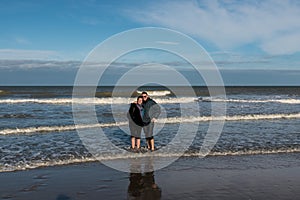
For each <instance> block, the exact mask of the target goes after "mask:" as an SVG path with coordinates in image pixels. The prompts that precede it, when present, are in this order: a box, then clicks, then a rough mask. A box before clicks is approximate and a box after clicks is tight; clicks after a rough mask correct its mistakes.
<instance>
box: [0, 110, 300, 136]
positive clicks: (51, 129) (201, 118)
mask: <svg viewBox="0 0 300 200" xmlns="http://www.w3.org/2000/svg"><path fill="white" fill-rule="evenodd" d="M297 118H300V113H293V114H269V115H234V116H218V117H213V116H199V117H184V118H181V117H170V118H160V119H158V121H157V123H167V124H176V123H194V122H209V121H213V120H225V121H247V120H278V119H297ZM127 124H128V122H127V121H125V122H116V123H101V124H100V123H98V124H78V125H76V126H75V125H65V126H40V127H26V128H15V129H3V130H0V135H10V134H31V133H37V132H39V133H47V132H63V131H72V130H76V129H87V128H98V127H116V126H125V125H127Z"/></svg>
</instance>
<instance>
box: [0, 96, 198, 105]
mask: <svg viewBox="0 0 300 200" xmlns="http://www.w3.org/2000/svg"><path fill="white" fill-rule="evenodd" d="M135 100H136V98H124V97H114V98H112V97H108V98H73V99H72V98H54V99H29V98H28V99H0V104H22V103H39V104H71V103H77V104H94V105H101V104H108V105H114V104H130V103H131V102H133V101H135ZM194 100H195V98H192V97H180V98H157V99H155V101H156V102H157V103H159V104H166V103H168V104H172V103H190V102H194Z"/></svg>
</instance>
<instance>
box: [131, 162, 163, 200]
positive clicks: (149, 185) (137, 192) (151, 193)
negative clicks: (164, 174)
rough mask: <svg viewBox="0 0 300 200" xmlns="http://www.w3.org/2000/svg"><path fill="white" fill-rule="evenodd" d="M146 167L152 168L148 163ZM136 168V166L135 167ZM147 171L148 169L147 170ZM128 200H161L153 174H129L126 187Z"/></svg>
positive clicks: (159, 190)
mask: <svg viewBox="0 0 300 200" xmlns="http://www.w3.org/2000/svg"><path fill="white" fill-rule="evenodd" d="M147 164H148V165H147V166H148V167H150V169H151V168H153V167H152V166H151V165H149V163H147ZM135 167H137V165H135ZM148 170H149V168H148ZM127 192H128V196H127V197H128V199H145V200H148V199H149V200H159V199H161V189H160V188H159V187H158V185H157V184H156V183H155V178H154V172H153V171H150V172H144V173H130V175H129V185H128V190H127Z"/></svg>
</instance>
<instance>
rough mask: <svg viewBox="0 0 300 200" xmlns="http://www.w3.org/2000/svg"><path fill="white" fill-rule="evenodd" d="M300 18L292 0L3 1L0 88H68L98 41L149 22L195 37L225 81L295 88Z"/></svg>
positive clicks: (298, 6) (299, 8)
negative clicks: (18, 86)
mask: <svg viewBox="0 0 300 200" xmlns="http://www.w3.org/2000/svg"><path fill="white" fill-rule="evenodd" d="M299 19H300V2H299V1H297V0H286V1H282V0H264V1H258V0H257V1H256V0H252V1H238V0H226V1H218V0H209V1H208V0H203V1H201V0H199V1H196V0H184V1H183V0H182V1H177V0H173V1H171V0H169V1H158V0H154V1H146V0H123V1H109V0H108V1H96V0H86V1H80V0H60V1H58V0H56V1H55V0H52V1H46V0H45V1H39V0H27V1H21V0H14V1H10V0H1V1H0V25H1V31H0V85H60V84H62V85H66V84H67V85H72V83H73V81H74V77H75V74H76V70H77V69H78V66H79V65H80V63H81V62H82V61H83V60H84V58H85V57H86V56H87V54H88V53H89V52H90V51H91V50H92V49H93V48H94V47H95V46H96V45H98V44H99V43H100V42H102V41H104V40H105V39H107V38H108V37H110V36H112V35H114V34H117V33H120V32H122V31H126V30H128V29H132V28H140V27H147V26H154V27H165V28H170V29H174V30H177V31H180V32H182V33H184V34H187V35H188V36H190V37H192V38H193V39H195V40H196V41H197V42H199V44H201V45H202V46H203V47H204V48H205V49H206V50H207V51H208V53H209V54H210V55H211V57H212V58H213V59H214V60H215V62H216V64H217V66H218V67H219V68H220V70H221V73H222V75H223V78H224V82H225V84H227V85H300V79H299V78H298V77H299V76H297V75H298V74H299V72H300V71H299V72H298V70H300V67H299V66H300V23H299ZM114 48H117V47H114ZM141 55H142V54H138V55H135V56H133V57H132V58H134V59H133V60H132V62H138V61H137V60H139V57H138V58H137V57H136V56H141ZM143 56H145V55H144V54H143ZM142 58H143V57H142V56H141V57H140V59H142ZM128 59H129V62H130V59H131V58H130V57H128ZM169 62H170V63H171V62H173V60H170V61H169ZM270 74H271V75H270ZM298 79H299V80H298Z"/></svg>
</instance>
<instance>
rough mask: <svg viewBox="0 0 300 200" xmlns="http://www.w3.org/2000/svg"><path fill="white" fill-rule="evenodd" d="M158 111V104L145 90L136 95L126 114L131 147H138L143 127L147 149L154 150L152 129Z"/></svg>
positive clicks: (158, 113)
mask: <svg viewBox="0 0 300 200" xmlns="http://www.w3.org/2000/svg"><path fill="white" fill-rule="evenodd" d="M160 112H161V110H160V106H159V105H158V104H157V103H156V102H155V101H154V100H153V99H151V98H150V97H149V95H148V93H147V92H145V91H144V92H142V95H141V96H138V97H137V100H136V102H134V103H131V105H130V108H129V111H128V115H127V116H128V119H129V129H130V133H131V149H140V147H141V133H142V129H143V131H144V134H145V137H146V143H147V149H148V150H151V151H154V150H155V147H154V137H153V129H154V123H155V121H156V119H157V118H158V116H159V115H160Z"/></svg>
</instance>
